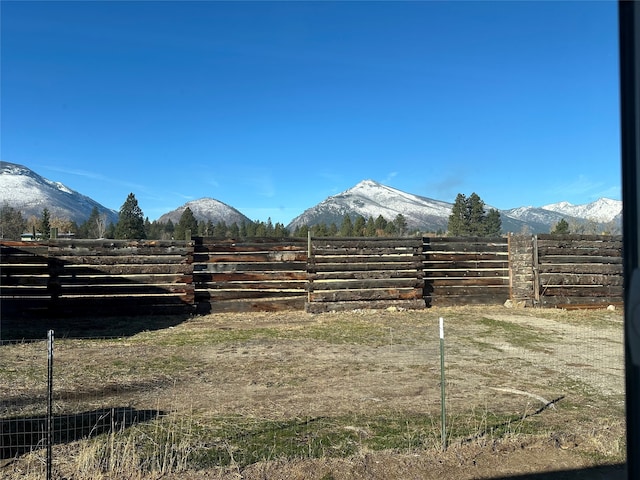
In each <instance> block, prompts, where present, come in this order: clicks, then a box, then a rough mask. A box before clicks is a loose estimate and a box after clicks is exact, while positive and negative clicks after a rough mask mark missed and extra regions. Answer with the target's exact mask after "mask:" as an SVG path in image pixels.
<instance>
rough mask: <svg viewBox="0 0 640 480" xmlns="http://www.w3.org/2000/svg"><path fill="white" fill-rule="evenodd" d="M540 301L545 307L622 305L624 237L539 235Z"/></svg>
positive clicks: (536, 244)
mask: <svg viewBox="0 0 640 480" xmlns="http://www.w3.org/2000/svg"><path fill="white" fill-rule="evenodd" d="M534 245H535V248H536V250H537V252H538V258H537V265H536V268H537V270H538V272H539V273H538V277H539V280H538V281H537V288H538V294H537V295H536V297H537V298H538V302H539V303H540V305H541V306H543V307H559V308H587V307H603V306H608V305H618V306H619V305H622V298H623V290H622V289H623V285H622V284H623V275H622V273H623V272H622V237H620V236H614V235H551V234H547V235H538V236H537V237H534Z"/></svg>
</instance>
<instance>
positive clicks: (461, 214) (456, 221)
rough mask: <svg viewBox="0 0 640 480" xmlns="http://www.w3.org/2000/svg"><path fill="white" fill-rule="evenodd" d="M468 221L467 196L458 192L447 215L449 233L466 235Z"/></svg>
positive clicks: (458, 235) (455, 235) (460, 235)
mask: <svg viewBox="0 0 640 480" xmlns="http://www.w3.org/2000/svg"><path fill="white" fill-rule="evenodd" d="M468 223H469V218H468V213H467V197H466V196H465V195H464V194H462V193H459V194H458V195H457V196H456V201H455V202H454V203H453V208H452V209H451V215H449V224H448V227H447V229H448V231H449V235H451V236H453V237H462V236H468V235H469V231H468V229H467V224H468Z"/></svg>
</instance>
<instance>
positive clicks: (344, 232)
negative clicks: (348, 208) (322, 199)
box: [340, 213, 353, 237]
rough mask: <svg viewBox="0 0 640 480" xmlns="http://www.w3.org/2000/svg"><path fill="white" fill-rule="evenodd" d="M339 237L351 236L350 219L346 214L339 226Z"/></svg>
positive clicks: (351, 225) (351, 226)
mask: <svg viewBox="0 0 640 480" xmlns="http://www.w3.org/2000/svg"><path fill="white" fill-rule="evenodd" d="M340 236H341V237H351V236H353V224H352V223H351V217H350V216H349V214H348V213H345V215H344V218H343V219H342V224H341V225H340Z"/></svg>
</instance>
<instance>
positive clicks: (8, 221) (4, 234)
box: [0, 204, 27, 240]
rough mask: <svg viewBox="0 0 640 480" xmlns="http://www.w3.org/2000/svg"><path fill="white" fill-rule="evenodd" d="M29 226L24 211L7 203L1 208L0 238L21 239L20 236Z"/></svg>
mask: <svg viewBox="0 0 640 480" xmlns="http://www.w3.org/2000/svg"><path fill="white" fill-rule="evenodd" d="M26 228H27V221H26V220H25V219H24V217H23V216H22V212H21V211H20V210H17V209H15V208H13V207H10V206H9V205H7V204H5V205H3V206H2V208H0V238H2V239H5V240H20V236H21V235H22V234H23V233H24V231H25V229H26Z"/></svg>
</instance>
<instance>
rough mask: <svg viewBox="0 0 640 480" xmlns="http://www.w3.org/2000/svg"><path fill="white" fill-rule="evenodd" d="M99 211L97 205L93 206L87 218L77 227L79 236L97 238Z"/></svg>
mask: <svg viewBox="0 0 640 480" xmlns="http://www.w3.org/2000/svg"><path fill="white" fill-rule="evenodd" d="M99 218H100V212H98V207H93V209H92V210H91V214H90V215H89V218H88V219H87V220H86V221H85V222H83V223H82V224H81V225H80V227H78V237H79V238H98V232H97V230H98V219H99Z"/></svg>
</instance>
